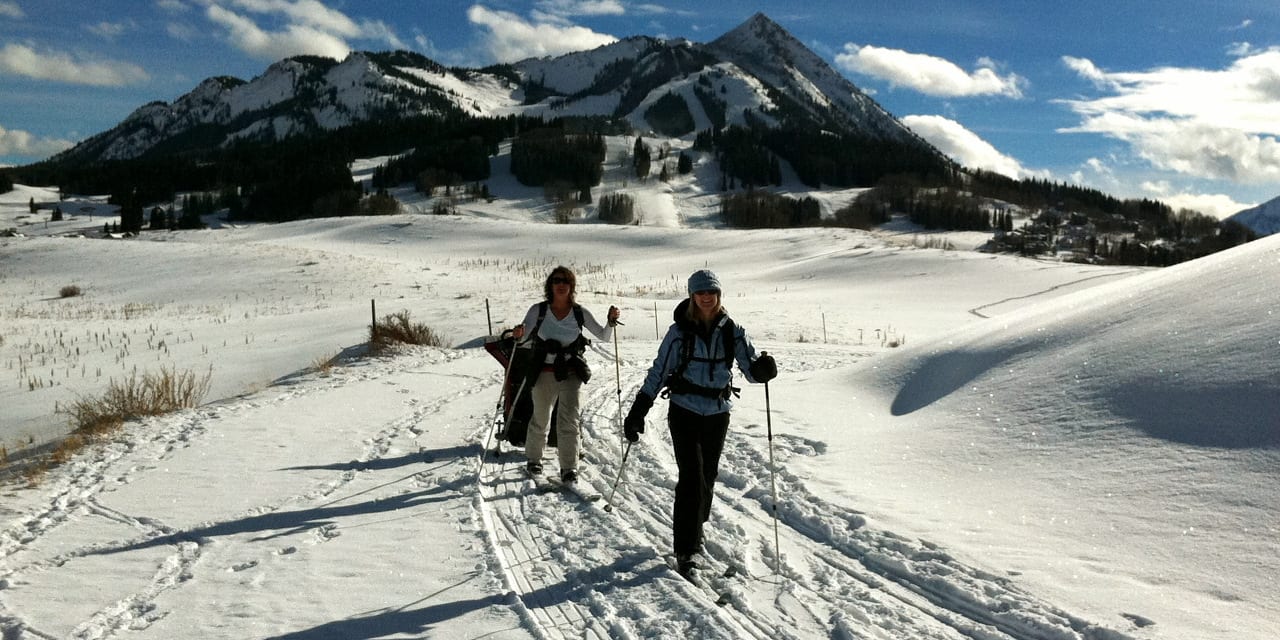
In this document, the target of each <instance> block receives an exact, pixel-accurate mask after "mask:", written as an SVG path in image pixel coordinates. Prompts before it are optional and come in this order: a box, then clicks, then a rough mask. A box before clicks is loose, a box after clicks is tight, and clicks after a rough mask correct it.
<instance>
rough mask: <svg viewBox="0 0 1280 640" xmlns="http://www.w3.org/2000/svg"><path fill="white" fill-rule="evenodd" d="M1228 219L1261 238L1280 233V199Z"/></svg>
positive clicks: (1269, 201)
mask: <svg viewBox="0 0 1280 640" xmlns="http://www.w3.org/2000/svg"><path fill="white" fill-rule="evenodd" d="M1227 219H1228V220H1232V221H1234V222H1239V223H1240V224H1242V225H1244V226H1246V227H1248V228H1250V229H1252V230H1253V232H1254V233H1257V234H1258V235H1260V236H1269V235H1271V234H1273V233H1280V198H1275V199H1273V200H1268V201H1267V202H1264V203H1262V204H1260V205H1258V206H1256V207H1253V208H1251V209H1245V210H1244V211H1240V212H1239V213H1236V214H1235V215H1233V216H1231V217H1229V218H1227Z"/></svg>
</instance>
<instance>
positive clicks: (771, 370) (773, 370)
mask: <svg viewBox="0 0 1280 640" xmlns="http://www.w3.org/2000/svg"><path fill="white" fill-rule="evenodd" d="M749 371H750V373H751V378H752V379H753V380H755V381H756V382H768V381H770V380H772V379H774V378H776V377H778V363H776V362H774V361H773V356H771V355H769V354H768V352H765V351H761V352H760V357H759V358H756V361H755V362H752V363H751V367H750V368H749Z"/></svg>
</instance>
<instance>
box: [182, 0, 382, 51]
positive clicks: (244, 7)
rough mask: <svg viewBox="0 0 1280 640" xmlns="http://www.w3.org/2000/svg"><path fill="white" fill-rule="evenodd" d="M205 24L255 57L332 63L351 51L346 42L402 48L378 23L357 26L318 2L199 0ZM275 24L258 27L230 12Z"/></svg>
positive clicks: (356, 23) (344, 16)
mask: <svg viewBox="0 0 1280 640" xmlns="http://www.w3.org/2000/svg"><path fill="white" fill-rule="evenodd" d="M201 1H202V2H204V3H205V4H206V5H207V8H206V10H205V15H206V16H207V17H208V18H209V20H211V21H213V22H214V23H216V24H218V25H221V26H222V27H224V28H225V29H226V30H227V39H228V41H229V42H230V43H231V45H232V46H234V47H236V48H237V49H240V50H241V51H244V52H245V53H248V54H249V55H252V56H254V57H258V58H265V59H270V60H278V59H280V58H287V57H290V56H295V55H302V54H310V55H320V56H326V57H330V58H334V59H337V60H341V59H342V58H345V57H346V55H347V54H348V53H350V52H351V49H352V46H351V45H350V43H349V40H368V41H373V42H377V43H380V44H385V45H390V46H392V47H395V48H405V44H404V43H403V42H402V41H401V40H400V39H399V38H398V37H397V36H396V34H395V30H394V29H392V28H391V27H390V26H388V25H387V24H386V23H385V22H382V21H381V20H361V21H357V20H354V19H352V18H351V17H349V16H347V15H346V14H345V13H342V12H341V11H338V10H336V9H331V8H329V7H328V6H326V5H325V4H324V3H322V2H319V1H318V0H201ZM228 7H234V8H236V9H239V10H241V11H243V12H247V13H250V14H256V15H261V16H264V17H265V18H267V19H272V20H275V21H278V22H280V24H278V25H274V26H272V27H263V26H261V25H259V24H258V22H257V21H255V20H254V19H252V18H250V17H249V16H247V15H245V14H244V13H240V12H237V11H234V10H232V9H231V8H228Z"/></svg>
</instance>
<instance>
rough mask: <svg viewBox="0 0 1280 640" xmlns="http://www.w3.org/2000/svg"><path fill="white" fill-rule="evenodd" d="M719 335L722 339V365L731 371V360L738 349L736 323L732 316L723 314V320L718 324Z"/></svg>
mask: <svg viewBox="0 0 1280 640" xmlns="http://www.w3.org/2000/svg"><path fill="white" fill-rule="evenodd" d="M720 337H721V338H722V339H723V340H724V367H725V368H726V369H729V370H730V371H732V370H733V360H734V357H735V356H736V355H737V351H738V349H737V347H738V344H737V342H738V325H736V324H734V322H733V318H730V317H728V316H725V318H724V322H723V323H721V324H720Z"/></svg>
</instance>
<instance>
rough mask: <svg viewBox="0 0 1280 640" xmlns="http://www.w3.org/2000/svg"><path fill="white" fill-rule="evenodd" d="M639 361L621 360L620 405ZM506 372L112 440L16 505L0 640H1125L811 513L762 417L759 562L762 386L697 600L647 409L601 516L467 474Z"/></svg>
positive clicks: (605, 387) (665, 463) (505, 474)
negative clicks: (681, 571)
mask: <svg viewBox="0 0 1280 640" xmlns="http://www.w3.org/2000/svg"><path fill="white" fill-rule="evenodd" d="M655 349H656V342H635V343H630V344H625V345H624V348H623V349H622V357H623V359H624V361H623V367H622V372H623V374H622V375H623V379H622V382H621V384H622V387H623V397H624V398H626V399H630V398H631V397H633V396H634V394H635V391H636V388H637V386H638V385H639V383H640V381H641V377H642V376H643V373H644V368H645V367H646V366H647V363H648V361H649V359H650V358H651V357H652V352H653V351H654V350H655ZM770 351H771V352H774V353H775V354H777V356H778V361H779V363H781V365H782V366H783V368H784V370H783V373H782V378H780V380H783V381H785V380H786V379H787V378H788V377H789V376H793V377H794V376H798V374H800V373H801V372H803V371H809V370H816V369H823V368H834V367H838V366H842V365H843V364H845V363H847V362H848V361H849V360H850V359H851V358H856V357H859V354H858V353H856V352H854V351H852V350H851V349H850V348H848V347H826V346H820V345H791V346H782V347H772V348H771V349H770ZM609 357H610V359H611V357H612V353H610V354H609ZM610 364H611V363H610ZM788 367H790V368H788ZM501 375H502V372H501V371H500V370H499V369H498V368H497V367H495V366H494V364H493V362H492V360H491V359H490V357H489V356H488V355H487V354H485V353H483V352H482V351H481V350H478V349H464V350H448V349H425V348H424V349H409V350H406V351H405V352H404V353H402V354H401V355H399V356H396V357H391V358H380V359H371V360H363V361H355V362H351V363H347V364H346V365H343V366H339V367H335V368H334V369H333V370H332V371H331V372H328V373H326V374H323V375H319V374H314V373H313V374H305V375H299V376H295V377H291V378H289V379H286V380H282V381H279V382H278V383H277V384H275V385H273V386H270V387H268V388H266V389H264V390H262V391H260V392H258V393H255V394H251V395H247V396H243V397H239V398H232V399H229V400H226V401H222V402H218V403H214V404H211V405H208V406H206V407H202V408H200V409H198V410H194V411H187V412H182V413H179V414H174V415H172V416H165V417H160V418H154V419H149V420H146V421H143V422H140V423H134V424H130V425H129V427H128V429H126V431H125V432H123V433H121V434H119V435H118V436H117V437H115V438H113V439H112V440H111V441H109V442H106V443H103V444H100V445H97V446H95V447H92V448H91V449H89V450H87V451H86V452H85V453H84V454H83V455H81V456H80V457H78V458H77V459H76V460H74V461H73V462H71V463H69V464H67V465H65V466H63V467H61V468H58V469H55V470H54V471H53V472H51V473H50V475H49V477H48V478H47V479H46V481H45V484H44V485H42V486H41V487H40V488H38V489H35V490H31V491H26V492H22V493H21V494H12V495H15V496H16V497H17V498H18V500H17V502H14V503H7V504H6V507H7V508H8V509H9V510H10V511H11V512H12V513H14V514H17V515H14V516H12V517H10V518H9V519H8V520H7V521H6V523H5V525H4V526H3V528H0V633H2V634H3V636H4V637H5V638H6V640H9V639H29V638H40V639H44V638H87V639H98V638H121V637H126V636H127V637H129V638H144V639H146V638H173V637H204V638H246V637H252V638H288V639H292V640H302V639H314V638H326V637H353V636H358V637H382V636H392V635H395V636H409V637H423V636H437V635H439V636H456V635H460V634H461V635H469V636H480V635H487V636H490V637H499V638H528V637H535V638H670V637H698V638H760V639H764V638H769V639H773V638H816V637H824V638H825V637H837V638H854V637H869V638H921V639H939V640H942V639H961V638H983V639H1004V638H1016V639H1023V640H1066V639H1119V638H1125V637H1126V636H1124V635H1122V634H1120V633H1117V632H1114V631H1109V630H1106V629H1100V628H1097V627H1094V626H1092V625H1090V624H1089V623H1088V622H1087V621H1084V620H1080V619H1078V618H1076V617H1073V616H1071V615H1069V614H1067V613H1065V612H1063V611H1061V610H1059V609H1058V608H1056V607H1054V606H1052V605H1050V604H1048V603H1045V602H1043V601H1040V600H1038V599H1037V598H1035V597H1034V596H1032V595H1029V594H1027V593H1025V592H1023V591H1021V590H1020V589H1018V587H1017V586H1016V585H1015V584H1013V583H1012V582H1011V581H1010V580H1008V579H1006V578H1003V577H999V576H994V575H990V574H988V573H986V572H984V571H982V570H980V569H978V568H976V567H972V566H968V565H966V564H964V563H961V562H958V561H956V560H955V559H953V558H951V557H950V556H949V555H948V554H947V553H946V551H945V550H944V549H940V548H937V547H935V546H934V545H930V544H928V543H926V542H922V541H919V540H913V539H909V538H906V537H904V536H899V535H895V534H893V533H892V532H889V531H883V530H877V529H875V528H874V527H873V526H871V525H870V524H869V523H868V522H867V520H866V518H865V516H864V515H863V514H860V513H858V512H857V511H855V510H853V509H851V508H849V507H846V506H842V505H839V504H833V503H830V502H827V501H824V500H822V499H820V498H818V497H817V496H815V495H814V494H813V493H811V492H810V491H809V490H808V489H807V488H806V483H805V479H804V478H802V477H800V476H798V475H797V474H795V473H793V472H791V471H789V470H788V465H787V461H788V460H792V459H794V458H796V457H797V456H806V455H821V454H822V452H823V451H824V449H825V445H824V444H823V443H822V442H818V441H813V440H810V439H805V438H801V437H798V436H795V435H792V434H791V433H789V432H788V428H787V420H788V419H790V418H782V417H781V415H780V416H775V419H774V432H775V437H774V447H775V452H774V453H775V456H776V457H777V459H778V460H779V465H778V471H777V477H776V479H777V482H778V489H779V491H778V495H779V499H780V504H779V512H778V515H779V526H780V548H781V558H778V557H777V554H775V553H774V547H773V521H772V511H771V508H772V501H771V499H770V497H769V495H770V494H769V490H768V487H769V467H768V463H767V461H768V455H769V451H768V440H767V438H766V437H765V433H764V426H763V423H764V420H763V419H761V418H762V416H761V415H760V406H759V405H760V404H761V402H760V400H761V398H759V397H757V396H758V395H759V394H761V393H762V388H761V387H759V386H758V385H751V386H748V387H747V388H746V389H745V390H744V398H743V401H742V402H741V403H740V405H739V409H738V410H735V415H734V420H733V425H732V427H731V429H730V435H729V441H728V444H727V446H726V449H725V455H724V459H723V461H722V465H721V476H720V480H719V482H718V485H717V502H716V506H715V508H714V510H713V514H712V518H711V522H709V523H708V525H707V529H706V531H707V542H706V560H705V563H706V569H705V570H704V571H703V576H704V578H705V582H706V583H707V585H706V586H705V588H704V587H698V586H695V585H692V584H690V583H688V582H686V581H685V580H683V579H682V578H680V577H679V576H678V575H677V574H676V573H675V571H674V570H672V568H671V566H670V563H669V557H668V554H669V552H670V536H671V518H670V506H671V500H672V489H673V486H674V481H675V465H674V461H673V460H672V457H671V452H670V446H671V445H670V440H669V436H668V434H667V433H666V428H665V426H664V424H663V423H664V422H665V420H664V418H665V403H660V407H661V408H655V410H654V411H653V412H652V413H651V415H650V420H649V428H648V432H647V433H646V434H645V435H644V437H643V439H642V440H641V441H640V442H639V443H638V444H636V445H635V446H634V447H633V448H632V451H631V454H630V455H631V460H630V461H629V462H628V465H627V472H626V479H625V481H624V483H623V484H622V485H621V488H620V489H619V490H618V492H617V494H616V495H615V496H614V502H613V504H614V509H613V511H612V512H606V511H605V510H604V509H603V506H604V501H603V500H601V501H595V502H591V501H587V500H583V499H581V497H579V496H578V495H577V494H575V493H572V492H567V491H560V492H554V493H546V494H544V493H539V492H537V491H535V490H534V486H533V483H532V482H531V481H530V480H529V479H528V477H527V476H526V475H525V473H524V471H523V466H524V462H525V460H524V456H523V452H522V451H520V450H511V449H509V448H508V450H507V451H506V452H505V453H504V454H503V455H502V456H501V457H499V458H494V457H492V456H487V457H486V459H485V461H484V463H483V465H481V466H480V467H479V473H477V465H478V464H479V460H480V457H481V446H482V445H483V443H484V442H485V441H486V438H487V436H488V435H489V434H488V431H489V430H490V429H491V426H492V425H491V422H490V421H491V416H492V408H493V402H494V398H495V397H496V395H497V393H498V390H499V381H500V379H501ZM777 386H778V387H779V389H785V383H783V384H780V385H777ZM583 393H584V396H583V402H582V427H583V431H584V442H585V447H584V451H585V458H584V460H583V462H582V466H581V470H582V474H581V479H580V480H579V482H580V483H582V484H583V485H584V487H585V488H586V490H587V491H589V492H598V493H601V494H605V495H607V494H608V490H609V488H610V485H611V483H612V482H613V480H614V478H615V477H616V474H617V472H618V465H619V462H620V459H621V450H622V440H621V438H620V437H619V428H618V425H617V414H618V412H617V409H618V408H617V402H618V399H617V393H616V386H615V381H614V380H609V379H608V377H607V376H603V375H602V377H601V378H600V379H598V380H596V381H595V382H593V383H592V384H590V385H587V386H586V387H584V391H583ZM752 394H756V395H752ZM780 396H781V394H779V393H778V389H775V396H774V398H775V403H774V406H775V410H776V409H777V407H778V405H779V404H783V403H784V402H783V401H782V400H780V399H779V398H780ZM779 413H780V414H784V412H779ZM780 418H781V419H780ZM793 426H794V425H793ZM548 457H549V458H550V454H548ZM548 462H550V464H548V472H550V473H554V472H556V471H557V470H556V469H555V468H554V467H555V464H554V461H553V460H548ZM775 573H776V575H775ZM87 584H92V585H95V587H94V588H93V589H91V590H86V588H85V586H84V585H87ZM721 596H724V599H725V603H724V604H723V605H718V604H717V602H716V601H717V599H718V598H720V597H721Z"/></svg>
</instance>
